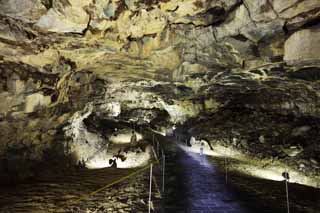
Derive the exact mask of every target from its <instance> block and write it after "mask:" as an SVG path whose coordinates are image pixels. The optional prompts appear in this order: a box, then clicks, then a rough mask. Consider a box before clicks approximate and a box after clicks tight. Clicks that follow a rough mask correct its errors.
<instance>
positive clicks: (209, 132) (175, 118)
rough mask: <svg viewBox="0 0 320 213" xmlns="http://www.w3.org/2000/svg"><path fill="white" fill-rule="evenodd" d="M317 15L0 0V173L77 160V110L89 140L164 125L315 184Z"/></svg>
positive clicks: (289, 0) (291, 4) (15, 175)
mask: <svg viewBox="0 0 320 213" xmlns="http://www.w3.org/2000/svg"><path fill="white" fill-rule="evenodd" d="M319 20H320V1H319V0H259V1H257V0H242V1H241V0H213V1H212V0H210V1H209V0H183V1H178V0H104V1H103V0H89V1H88V0H55V1H53V0H29V1H18V0H0V128H1V131H0V137H1V142H0V171H1V173H0V180H1V182H3V183H9V182H16V181H20V180H25V179H26V178H29V177H33V176H35V175H36V174H37V172H36V171H37V170H39V169H40V170H42V169H48V168H50V169H58V168H61V167H63V166H64V165H65V164H66V163H65V162H73V163H74V162H76V161H78V160H81V159H82V158H83V156H82V155H81V153H83V150H79V152H78V153H74V154H71V153H70V147H69V144H70V143H71V142H72V143H77V140H76V139H75V136H74V135H72V134H68V131H67V130H68V129H70V127H72V126H74V125H75V121H77V120H79V119H82V121H83V123H82V124H81V125H79V126H78V127H77V128H79V129H78V130H77V131H79V132H80V133H79V134H88V135H90V137H87V141H86V142H85V141H78V142H79V143H85V144H86V145H85V146H90V147H91V148H92V147H93V148H92V150H95V149H96V148H97V147H100V146H104V145H106V144H108V143H109V142H110V140H109V139H110V137H111V136H112V135H113V134H116V129H119V130H122V129H136V128H137V129H138V128H147V126H151V127H152V128H154V129H156V130H157V131H159V132H166V131H167V130H168V129H169V128H171V127H172V126H173V125H176V126H179V127H183V129H184V130H185V131H186V132H187V135H188V134H189V136H190V135H199V136H201V137H206V138H207V140H209V141H211V142H212V143H221V144H223V145H224V146H235V147H238V148H239V149H241V150H242V151H243V153H246V154H247V155H248V156H253V157H257V158H259V159H272V160H274V161H277V160H280V161H281V162H283V163H285V164H286V165H288V167H290V168H292V169H294V170H295V171H297V172H298V173H299V174H301V175H302V176H305V177H306V178H307V179H308V178H311V177H312V178H315V179H312V180H317V181H318V180H319V174H320V173H319V172H320V171H319V169H320V158H319V156H320V155H319V154H320V142H319V126H320V114H319V113H320V99H319V98H320V93H319V80H320V52H319V50H320V46H319V45H320V42H319V38H320V36H319V35H320V28H319V27H320V25H319ZM221 132H222V133H225V134H220V133H221ZM230 137H232V138H234V139H232V140H229V139H230ZM261 138H263V139H261ZM261 141H262V142H261ZM80 147H82V146H80ZM79 153H80V154H79ZM70 159H71V160H70ZM308 180H309V179H308ZM307 182H308V181H306V182H303V181H302V182H301V183H303V184H305V183H307ZM311 185H314V186H316V184H314V182H313V183H312V184H311Z"/></svg>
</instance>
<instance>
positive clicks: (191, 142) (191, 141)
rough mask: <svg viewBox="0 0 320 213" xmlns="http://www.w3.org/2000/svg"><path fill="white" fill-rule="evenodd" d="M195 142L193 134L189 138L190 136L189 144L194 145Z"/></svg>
mask: <svg viewBox="0 0 320 213" xmlns="http://www.w3.org/2000/svg"><path fill="white" fill-rule="evenodd" d="M195 143H196V139H195V138H194V137H193V136H191V138H190V146H192V145H194V144H195Z"/></svg>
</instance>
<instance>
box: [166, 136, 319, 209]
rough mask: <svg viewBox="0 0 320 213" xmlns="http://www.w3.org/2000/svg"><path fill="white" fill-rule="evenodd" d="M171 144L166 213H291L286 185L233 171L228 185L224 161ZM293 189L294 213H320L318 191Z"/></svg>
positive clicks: (168, 150) (168, 147) (294, 185)
mask: <svg viewBox="0 0 320 213" xmlns="http://www.w3.org/2000/svg"><path fill="white" fill-rule="evenodd" d="M168 143H170V141H167V143H166V144H168ZM170 144H171V145H169V146H168V145H166V146H165V147H166V151H167V152H166V153H167V156H166V158H167V171H168V173H167V179H166V193H165V199H164V201H163V204H162V208H163V209H162V211H163V212H195V213H198V212H199V213H200V212H208V213H209V212H215V213H222V212H224V213H242V212H249V213H251V212H253V213H254V212H266V213H271V212H272V213H277V212H279V213H280V212H286V211H287V209H286V197H285V193H284V192H285V191H284V190H285V188H284V183H283V182H279V181H271V180H264V179H259V178H255V177H252V176H246V175H244V174H240V173H237V172H235V171H230V173H229V176H228V183H227V184H226V180H225V173H224V166H223V163H224V162H223V159H217V158H213V157H209V156H203V157H200V155H199V154H198V153H190V152H187V151H185V150H184V149H181V145H177V144H176V143H175V142H172V140H171V143H170ZM289 187H290V190H291V192H292V193H295V194H296V195H292V196H291V197H290V198H291V200H290V202H292V203H291V210H292V212H310V213H311V212H312V213H313V212H314V213H316V212H318V210H319V208H318V207H319V206H318V204H317V203H318V202H317V196H318V195H320V194H319V192H320V191H319V190H318V189H314V188H312V187H305V186H301V185H297V184H290V185H289ZM297 195H299V196H297ZM303 197H305V199H303ZM318 198H320V196H319V197H318ZM292 199H293V200H292ZM301 205H302V206H301ZM303 205H304V206H303Z"/></svg>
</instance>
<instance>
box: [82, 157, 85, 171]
mask: <svg viewBox="0 0 320 213" xmlns="http://www.w3.org/2000/svg"><path fill="white" fill-rule="evenodd" d="M81 163H82V168H83V169H84V168H86V162H85V161H84V159H83V158H82V160H81Z"/></svg>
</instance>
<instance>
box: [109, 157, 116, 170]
mask: <svg viewBox="0 0 320 213" xmlns="http://www.w3.org/2000/svg"><path fill="white" fill-rule="evenodd" d="M109 164H110V165H111V167H112V168H117V158H116V157H115V156H113V158H112V159H110V160H109Z"/></svg>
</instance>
